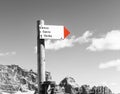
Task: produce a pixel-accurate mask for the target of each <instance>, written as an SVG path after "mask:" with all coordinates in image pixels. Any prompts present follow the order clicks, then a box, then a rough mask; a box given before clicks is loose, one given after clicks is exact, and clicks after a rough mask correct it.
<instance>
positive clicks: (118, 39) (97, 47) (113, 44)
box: [87, 30, 120, 51]
mask: <svg viewBox="0 0 120 94" xmlns="http://www.w3.org/2000/svg"><path fill="white" fill-rule="evenodd" d="M91 40H92V43H91V45H90V46H89V47H88V48H87V49H88V50H91V51H102V50H120V30H112V31H111V32H108V33H107V34H106V35H105V36H103V37H101V38H92V39H91Z"/></svg>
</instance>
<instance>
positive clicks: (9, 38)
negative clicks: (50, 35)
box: [0, 0, 120, 93]
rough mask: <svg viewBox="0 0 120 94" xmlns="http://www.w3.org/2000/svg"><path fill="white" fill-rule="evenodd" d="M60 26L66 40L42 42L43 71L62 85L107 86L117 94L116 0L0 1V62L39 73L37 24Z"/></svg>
mask: <svg viewBox="0 0 120 94" xmlns="http://www.w3.org/2000/svg"><path fill="white" fill-rule="evenodd" d="M41 19H43V20H44V21H45V24H46V25H64V26H65V27H66V28H67V29H68V30H69V31H70V35H69V36H68V37H67V38H66V39H64V40H46V41H45V48H46V50H45V55H46V58H45V59H46V60H45V61H46V70H47V71H49V72H51V75H52V78H53V80H54V81H56V82H60V81H61V80H62V79H63V78H64V77H66V76H71V77H73V78H74V79H75V80H76V82H77V83H78V84H79V85H83V84H89V85H90V86H94V85H107V86H108V87H109V88H110V89H111V90H112V91H113V92H114V93H118V92H119V93H120V0H74V1H73V0H1V1H0V64H4V65H11V64H16V65H19V66H21V67H22V68H24V69H28V70H29V69H33V70H34V71H36V70H37V54H36V49H35V48H36V45H37V28H36V27H37V24H36V23H37V20H41Z"/></svg>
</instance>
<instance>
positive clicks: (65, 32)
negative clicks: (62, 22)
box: [64, 27, 70, 38]
mask: <svg viewBox="0 0 120 94" xmlns="http://www.w3.org/2000/svg"><path fill="white" fill-rule="evenodd" d="M69 34H70V32H69V31H68V30H67V28H66V27H64V38H66V37H67V36H68V35H69Z"/></svg>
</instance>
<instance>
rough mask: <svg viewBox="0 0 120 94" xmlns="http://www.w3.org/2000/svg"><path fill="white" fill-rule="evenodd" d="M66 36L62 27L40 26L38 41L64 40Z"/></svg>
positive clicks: (67, 32)
mask: <svg viewBox="0 0 120 94" xmlns="http://www.w3.org/2000/svg"><path fill="white" fill-rule="evenodd" d="M68 34H70V32H69V31H68V30H67V29H66V28H65V27H64V26H56V25H40V39H65V37H66V36H67V35H68Z"/></svg>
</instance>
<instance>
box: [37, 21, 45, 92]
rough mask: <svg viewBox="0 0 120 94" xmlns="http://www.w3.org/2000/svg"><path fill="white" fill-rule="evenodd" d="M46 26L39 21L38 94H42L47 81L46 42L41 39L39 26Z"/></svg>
mask: <svg viewBox="0 0 120 94" xmlns="http://www.w3.org/2000/svg"><path fill="white" fill-rule="evenodd" d="M41 24H44V21H43V20H41V21H40V20H38V21H37V67H38V68H37V69H38V70H37V71H38V94H41V89H42V88H41V85H42V83H43V82H44V81H45V42H44V41H45V40H44V39H40V29H39V26H40V25H41Z"/></svg>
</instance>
